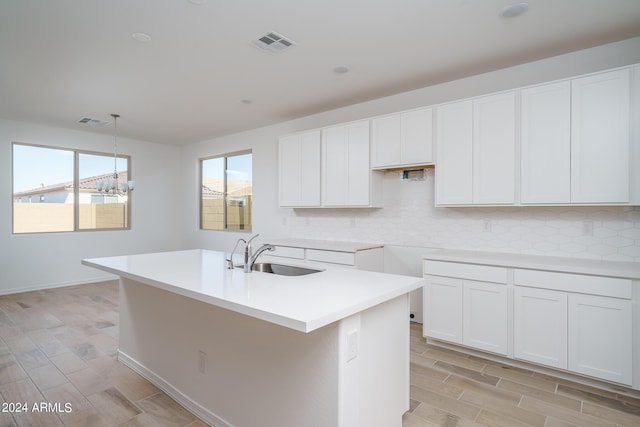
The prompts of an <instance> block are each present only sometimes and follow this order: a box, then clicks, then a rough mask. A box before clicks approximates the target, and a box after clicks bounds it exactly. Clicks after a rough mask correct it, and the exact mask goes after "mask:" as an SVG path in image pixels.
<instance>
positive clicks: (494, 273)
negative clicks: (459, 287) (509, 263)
mask: <svg viewBox="0 0 640 427" xmlns="http://www.w3.org/2000/svg"><path fill="white" fill-rule="evenodd" d="M423 273H424V274H429V275H432V276H446V277H459V278H461V279H470V280H477V281H480V282H494V283H505V284H506V283H507V269H506V268H503V267H493V266H488V265H476V264H461V263H457V262H448V261H431V260H425V261H424V263H423Z"/></svg>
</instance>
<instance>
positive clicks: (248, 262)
mask: <svg viewBox="0 0 640 427" xmlns="http://www.w3.org/2000/svg"><path fill="white" fill-rule="evenodd" d="M258 236H259V234H256V235H255V236H252V237H251V238H250V239H249V240H244V239H242V238H241V239H238V241H237V242H236V245H235V246H234V247H233V250H232V251H231V255H229V258H227V259H226V261H227V268H228V269H229V270H232V269H233V268H234V267H243V266H242V265H234V264H233V254H235V252H236V249H238V245H239V244H240V242H242V243H244V272H245V273H251V271H252V269H253V264H255V263H256V259H258V257H259V256H260V254H261V253H262V252H264V251H275V250H276V247H275V246H273V245H267V244H265V245H262V246H260V247H259V248H258V250H257V251H256V253H255V254H254V253H252V251H251V241H252V240H253V239H255V238H256V237H258Z"/></svg>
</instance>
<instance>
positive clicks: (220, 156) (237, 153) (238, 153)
mask: <svg viewBox="0 0 640 427" xmlns="http://www.w3.org/2000/svg"><path fill="white" fill-rule="evenodd" d="M246 154H251V205H252V206H251V210H252V212H253V150H252V149H250V148H248V149H246V150H240V151H233V152H229V153H224V154H218V155H213V156H207V157H201V158H199V159H198V205H199V208H198V217H199V218H198V223H199V229H200V230H203V231H222V232H232V233H245V232H246V233H250V232H251V230H252V229H253V214H252V217H251V225H250V226H249V227H248V228H243V229H230V228H228V217H227V213H228V212H227V211H228V209H227V205H228V199H227V197H228V195H229V191H228V179H227V173H226V171H227V162H228V160H229V157H236V156H243V155H246ZM213 159H224V165H223V167H224V168H223V172H224V173H223V183H224V191H223V202H224V203H223V204H222V207H223V208H222V209H223V218H224V228H222V229H219V230H218V229H213V228H204V226H203V225H204V224H203V223H204V218H203V215H202V211H203V209H204V204H203V197H202V188H203V184H204V182H203V163H204V162H205V161H207V160H213Z"/></svg>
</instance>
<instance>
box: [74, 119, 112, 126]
mask: <svg viewBox="0 0 640 427" xmlns="http://www.w3.org/2000/svg"><path fill="white" fill-rule="evenodd" d="M78 123H83V124H85V125H92V126H104V125H108V124H109V122H107V121H104V120H100V119H92V118H91V117H83V118H81V119H80V120H78Z"/></svg>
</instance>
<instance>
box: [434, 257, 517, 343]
mask: <svg viewBox="0 0 640 427" xmlns="http://www.w3.org/2000/svg"><path fill="white" fill-rule="evenodd" d="M423 269H424V273H425V279H426V284H425V288H424V290H423V311H424V313H423V322H424V323H423V333H424V335H425V336H426V337H429V338H434V339H438V340H442V341H448V342H452V343H456V344H462V345H465V346H469V347H473V348H476V349H480V350H485V351H490V352H493V353H497V354H503V355H506V354H507V352H508V348H509V345H508V344H509V331H508V325H509V299H508V291H507V286H506V281H507V274H506V269H504V268H501V267H492V266H479V265H474V264H461V263H453V262H438V261H424V263H423ZM469 278H477V280H467V279H469ZM492 282H495V283H492Z"/></svg>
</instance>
